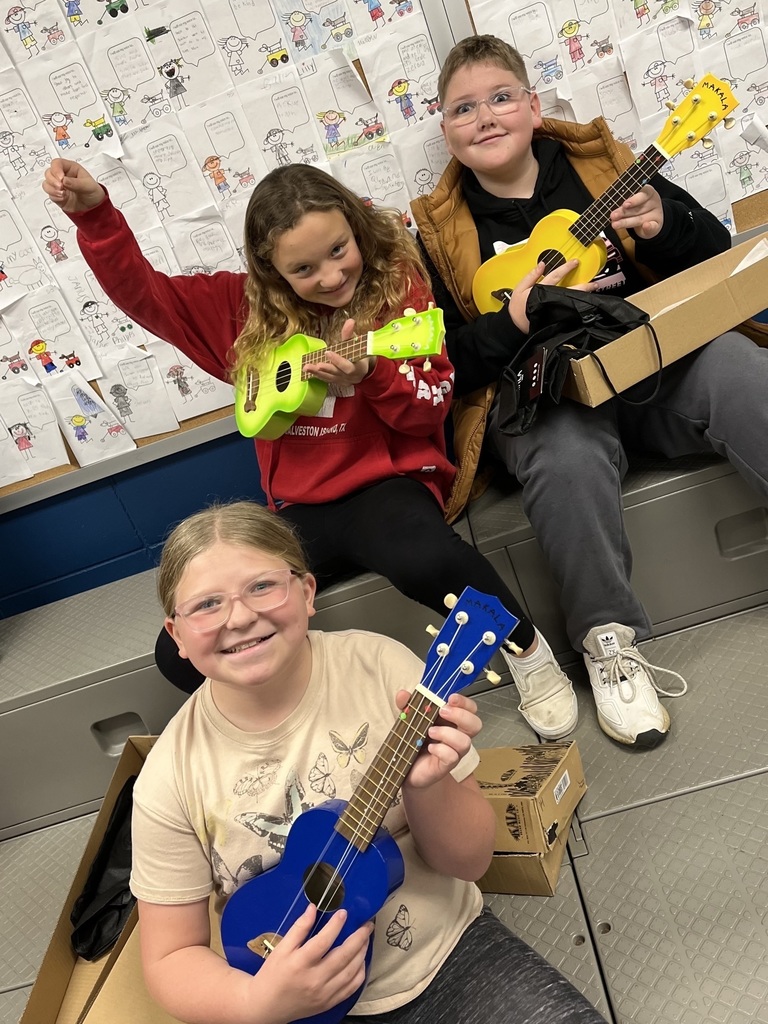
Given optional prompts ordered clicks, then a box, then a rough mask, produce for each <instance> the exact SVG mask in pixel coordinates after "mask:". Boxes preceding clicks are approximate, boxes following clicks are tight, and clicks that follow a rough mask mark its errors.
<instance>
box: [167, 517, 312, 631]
mask: <svg viewBox="0 0 768 1024" xmlns="http://www.w3.org/2000/svg"><path fill="white" fill-rule="evenodd" d="M219 540H221V541H225V542H226V543H228V544H238V545H240V546H241V547H247V548H255V549H256V550H258V551H264V552H266V553H267V554H270V555H275V556H276V557H277V558H282V559H283V561H285V562H286V563H287V564H288V565H289V566H290V567H291V569H294V570H295V571H296V572H298V573H300V574H301V575H303V574H304V573H307V572H309V568H308V566H307V559H306V556H305V554H304V551H303V549H302V546H301V542H300V541H299V539H298V537H297V536H296V534H295V533H294V531H293V528H292V527H291V525H290V523H288V522H286V520H284V519H281V518H280V516H278V515H277V514H276V513H275V512H270V510H269V509H268V508H265V507H264V506H263V505H259V504H257V502H255V501H233V502H231V503H230V504H228V505H211V506H210V507H209V508H204V509H203V510H202V511H201V512H195V513H194V515H191V516H189V517H188V518H187V519H184V520H183V521H182V522H181V523H179V524H178V526H176V527H174V529H173V530H172V531H171V534H170V536H169V537H168V539H167V540H166V542H165V545H164V547H163V554H162V557H161V558H160V568H159V569H158V572H157V596H158V597H159V598H160V603H161V605H162V606H163V610H164V611H165V614H166V615H171V614H172V613H173V609H174V607H175V605H176V591H177V590H178V587H179V581H180V580H181V577H182V576H183V575H184V570H185V569H186V568H187V566H188V565H189V563H190V562H191V561H192V559H193V558H194V557H195V556H196V555H200V554H202V553H203V552H204V551H207V550H208V548H209V547H211V545H212V544H215V543H216V541H219Z"/></svg>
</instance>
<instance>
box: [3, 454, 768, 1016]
mask: <svg viewBox="0 0 768 1024" xmlns="http://www.w3.org/2000/svg"><path fill="white" fill-rule="evenodd" d="M624 503H625V509H626V521H627V526H628V530H629V533H630V539H631V541H632V544H633V549H634V552H635V566H636V568H635V576H634V582H635V584H636V587H637V590H638V592H639V594H640V596H641V597H642V599H643V601H644V602H645V604H646V607H647V608H648V609H649V612H650V614H651V617H652V619H653V621H654V625H655V629H656V634H657V637H658V638H657V639H656V640H654V641H652V642H650V643H649V644H648V645H646V646H645V647H644V653H645V654H646V656H647V657H648V658H649V660H651V661H654V660H657V661H658V662H659V663H660V664H663V665H665V666H667V667H670V668H674V669H676V670H678V671H681V672H683V673H684V674H685V675H686V677H687V679H688V681H689V685H690V692H689V694H688V696H686V697H685V698H683V699H681V700H676V701H670V702H668V706H669V708H670V714H671V716H672V719H673V731H672V734H671V735H670V737H669V738H668V740H667V741H666V742H665V743H664V744H663V745H662V746H661V747H660V748H658V749H657V750H654V751H647V752H642V753H638V752H635V751H631V750H623V749H621V748H618V747H617V746H616V745H615V744H613V743H611V742H610V741H609V740H608V739H607V738H606V737H605V736H604V735H603V734H602V733H601V732H600V730H599V728H598V727H597V724H596V721H595V718H594V711H593V706H592V703H591V700H590V698H589V692H588V690H589V688H588V685H586V683H585V679H584V675H583V672H582V671H581V670H580V668H579V665H578V664H576V665H575V668H574V670H573V672H572V675H573V678H574V680H575V681H576V684H577V690H578V692H579V695H580V706H581V709H582V711H581V720H580V723H579V726H578V727H577V730H576V733H575V739H576V740H577V742H578V744H579V749H580V751H581V754H582V759H583V761H584V765H585V771H586V776H587V782H588V785H589V789H588V792H587V794H586V796H585V797H584V800H583V801H582V803H581V805H580V807H579V811H578V815H577V819H575V823H574V831H573V833H572V837H571V841H570V843H569V855H568V859H567V861H566V863H565V865H564V868H563V872H562V875H561V879H560V884H559V887H558V892H557V894H556V896H554V897H552V898H542V897H509V896H492V897H489V900H490V902H491V904H492V905H493V907H494V909H495V910H496V911H497V912H498V913H500V914H501V916H502V917H503V918H504V919H505V920H506V921H507V923H508V924H509V925H510V927H512V928H513V930H515V931H516V932H518V934H520V935H521V937H522V938H524V939H526V941H528V942H530V943H531V944H532V945H534V946H535V947H536V948H538V949H539V950H540V951H541V952H542V953H543V954H544V955H545V956H547V957H548V958H549V959H550V960H552V962H554V963H555V964H556V965H557V966H558V967H559V968H560V969H561V970H562V971H563V972H564V973H565V974H566V975H568V976H569V977H570V978H571V979H572V980H573V981H574V983H575V984H576V985H577V986H578V987H580V988H581V989H582V990H583V991H584V992H585V994H586V995H587V996H588V997H589V998H590V999H592V1001H593V1002H594V1003H595V1004H596V1005H597V1006H598V1008H599V1009H600V1010H601V1012H602V1013H603V1015H604V1016H605V1017H606V1020H608V1021H615V1022H619V1024H624V1022H629V1021H632V1022H639V1024H646V1022H647V1024H651V1022H653V1024H673V1022H675V1024H677V1022H682V1024H688V1022H693V1021H697V1022H698V1021H718V1022H723V1024H737V1022H738V1024H741V1022H742V1021H760V1022H762V1024H765V1022H766V1021H768V974H766V971H765V963H766V962H768V955H767V954H768V882H766V879H767V878H768V872H767V871H766V870H765V868H766V867H767V866H768V865H767V864H766V860H768V854H766V853H765V852H764V850H765V849H767V848H768V847H766V844H765V842H764V838H765V832H766V829H767V828H768V787H767V786H766V785H765V782H766V773H767V772H768V743H767V742H766V740H768V692H767V691H766V688H765V685H764V683H765V678H766V675H768V673H767V672H766V668H768V654H766V653H765V651H766V643H765V641H766V640H768V635H767V634H768V611H767V610H766V607H765V606H766V598H767V597H768V533H767V527H766V524H767V523H768V510H767V509H766V508H765V506H764V504H763V503H762V502H761V501H760V500H759V499H758V498H756V497H755V495H754V494H753V493H752V492H751V491H750V490H749V488H748V487H747V486H746V485H745V484H744V483H743V482H742V481H741V479H740V478H739V477H738V476H737V475H736V473H735V472H734V470H733V469H732V468H731V467H730V465H729V464H728V463H725V462H723V461H722V460H720V459H717V458H714V457H712V458H709V457H707V458H704V457H702V458H695V459H685V460H677V461H675V462H664V463H654V462H650V461H647V460H646V461H643V462H641V463H635V465H634V466H633V469H632V470H631V471H630V473H629V475H628V477H627V480H626V482H625V486H624ZM457 529H458V530H460V531H461V532H462V535H464V536H465V537H467V538H468V539H470V540H471V541H472V542H473V543H474V544H475V545H476V546H477V547H478V549H479V550H481V551H482V552H483V553H485V554H486V555H487V556H488V557H489V558H490V559H491V560H492V561H493V563H494V564H495V565H496V567H497V568H498V569H499V571H500V572H501V573H502V575H503V576H504V578H505V579H506V580H507V582H508V583H509V584H510V586H511V587H512V588H513V590H514V592H515V593H516V594H517V595H518V596H519V598H520V600H521V602H522V604H523V606H524V607H525V608H526V609H527V611H528V612H529V613H530V614H531V616H532V617H533V618H534V620H535V621H536V622H537V624H538V625H539V626H540V627H541V628H542V629H543V630H544V632H545V633H546V634H547V636H548V637H549V639H550V641H551V642H552V643H553V646H554V648H555V650H556V652H557V653H558V655H559V657H560V658H561V660H562V661H564V662H568V663H573V662H574V661H575V660H576V656H575V654H574V652H573V651H571V650H570V648H569V647H568V643H567V640H566V639H565V634H564V631H563V625H562V618H561V616H560V613H559V610H558V607H557V600H556V589H555V585H554V583H553V581H552V580H551V577H550V576H549V573H548V571H547V570H546V567H545V566H544V563H543V557H542V555H541V552H540V551H539V549H538V546H537V545H536V542H535V540H534V538H533V535H532V531H531V528H530V526H529V524H528V522H527V520H526V519H525V516H524V515H523V513H522V509H521V504H520V494H519V491H518V490H517V489H515V488H514V487H512V486H510V485H499V484H496V485H494V486H492V488H491V489H489V491H487V492H486V494H485V495H483V496H482V497H481V498H480V499H479V500H478V501H477V502H476V503H474V504H473V505H472V506H471V507H470V509H469V511H468V513H467V514H466V515H465V516H464V517H463V518H462V520H461V521H460V522H459V524H458V525H457ZM587 571H588V570H587ZM318 608H319V613H318V615H317V616H316V618H315V619H314V620H313V626H317V627H318V628H325V629H335V628H354V627H360V628H366V629H373V630H377V631H379V632H383V633H387V634H389V635H391V636H394V637H396V638H398V639H400V640H402V641H403V642H404V643H406V644H407V645H408V646H410V647H412V648H413V649H414V650H416V651H417V653H424V651H426V648H427V646H428V643H429V637H427V635H426V634H425V633H424V627H425V626H426V624H427V623H429V622H431V621H434V619H435V615H434V613H432V612H431V611H429V610H427V609H424V608H422V607H420V606H418V605H414V604H413V603H412V602H410V601H408V600H407V599H406V598H404V597H402V596H401V595H400V594H398V593H397V592H396V591H394V590H393V588H392V587H391V586H390V585H389V584H388V583H387V581H385V580H383V579H382V578H380V577H377V576H375V575H373V574H366V575H363V576H360V577H358V578H356V579H353V580H350V581H348V582H346V583H343V584H339V585H337V586H335V587H332V588H329V589H328V590H326V591H325V592H323V593H322V594H321V595H320V597H319V599H318ZM160 621H161V615H160V610H159V606H158V605H157V602H156V598H155V595H154V572H147V573H142V574H140V575H137V576H132V577H128V578H126V579H124V580H122V581H120V582H118V583H113V584H109V585H107V586H105V587H100V588H98V589H96V590H92V591H89V592H87V593H85V594H81V595H78V596H77V597H73V598H68V599H66V600H64V601H60V602H57V603H56V604H52V605H48V606H45V607H43V608H39V609H36V610H34V611H31V612H27V613H24V614H22V615H19V616H16V617H15V618H11V619H7V620H5V621H4V622H0V652H2V655H1V657H2V660H1V661H0V669H1V671H0V771H1V772H2V777H3V779H4V780H5V784H4V788H3V795H2V798H0V840H3V841H2V842H0V893H2V899H0V947H1V948H2V956H0V962H2V964H3V967H2V969H1V970H0V1022H1V1024H6V1022H11V1021H16V1020H18V1016H19V1014H20V1012H21V1009H22V1008H23V1005H24V1002H25V999H26V995H27V994H28V991H29V986H30V985H31V983H32V981H33V980H34V976H35V973H36V970H37V968H38V966H39V963H40V960H41V958H42V954H43V952H44V948H45V945H46V942H47V937H48V935H49V934H50V931H51V930H52V928H53V925H54V923H55V921H56V918H57V916H58V912H59V906H60V902H61V900H62V899H63V897H64V895H65V893H66V891H67V888H68V886H69V879H70V878H71V876H72V874H73V873H74V870H75V867H76V864H77V862H78V860H79V856H80V851H81V850H82V848H83V847H84V845H85V841H86V838H87V834H88V831H89V827H90V822H91V820H92V817H93V812H94V811H95V810H96V809H97V808H98V806H99V803H100V800H101V797H102V796H103V793H104V791H105V789H106V786H107V783H108V781H109V778H110V776H111V774H112V770H113V768H114V764H115V761H116V757H117V755H118V754H119V750H120V746H121V744H122V742H123V740H124V739H125V737H126V736H127V735H129V734H132V733H153V732H157V731H159V730H160V729H162V727H163V725H164V724H165V722H166V721H167V720H168V718H169V717H170V716H171V715H172V714H173V712H174V711H175V710H176V708H177V707H178V706H179V705H180V704H181V702H182V700H183V699H184V695H183V694H181V693H179V692H178V691H176V690H174V688H173V687H172V686H170V684H168V683H167V682H166V681H165V680H164V679H163V678H162V677H161V676H160V674H159V672H158V671H157V669H156V668H155V667H154V664H153V658H152V652H153V647H154V640H155V636H156V633H157V629H158V627H159V623H160ZM504 681H505V682H507V681H508V676H505V677H504ZM482 686H487V684H485V683H483V684H476V687H475V689H476V691H481V692H479V695H478V697H477V699H478V702H479V704H480V708H481V714H482V716H483V719H484V725H485V727H484V732H483V734H482V735H481V738H480V743H481V745H482V746H501V745H508V744H511V745H514V744H519V743H528V742H535V737H534V735H533V734H532V733H531V732H530V731H529V730H528V728H527V727H526V725H525V723H524V722H523V721H522V719H521V718H520V716H519V715H518V714H517V711H516V708H517V694H516V691H515V690H514V687H511V686H501V687H499V688H498V689H496V690H492V691H491V690H482ZM41 877H44V878H45V879H46V880H47V881H46V883H45V885H41V883H40V879H41ZM30 907H32V908H33V912H32V913H30ZM6 947H7V948H6Z"/></svg>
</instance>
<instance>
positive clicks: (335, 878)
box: [280, 624, 474, 934]
mask: <svg viewBox="0 0 768 1024" xmlns="http://www.w3.org/2000/svg"><path fill="white" fill-rule="evenodd" d="M460 629H461V625H460V624H459V627H458V629H457V630H456V632H455V633H454V636H453V638H452V640H451V642H453V640H454V639H455V637H456V636H457V635H458V633H459V632H460ZM473 653H474V652H473ZM444 657H445V656H444V655H441V656H440V658H439V660H438V661H437V662H436V663H435V665H434V666H433V667H432V669H431V670H429V671H428V672H427V673H425V675H424V676H423V679H422V682H424V684H425V685H427V684H428V683H430V682H431V681H432V680H433V679H434V677H435V676H436V675H437V673H439V672H440V668H441V664H442V661H443V660H444ZM458 672H459V670H454V673H453V677H451V678H450V679H449V680H448V681H447V682H446V685H448V684H449V683H450V682H451V681H452V680H453V679H455V677H456V676H457V674H458ZM438 696H439V694H438ZM422 699H423V698H422ZM414 724H415V723H414ZM409 728H411V723H410V722H409V723H408V724H407V727H406V732H407V731H408V729H409ZM412 732H413V733H417V732H418V730H417V729H413V730H412ZM405 739H406V737H405V735H403V736H401V737H400V746H401V747H402V746H403V743H404V741H405ZM394 753H395V756H401V750H395V752H394ZM387 770H388V772H389V771H391V772H392V773H393V774H394V766H393V764H392V761H390V764H389V765H388V769H387ZM391 779H392V776H390V777H388V776H387V773H385V774H384V775H383V777H382V779H381V780H380V781H379V783H378V785H379V787H382V786H383V784H384V783H386V784H389V783H390V782H391ZM366 795H367V794H366ZM369 799H371V798H370V797H369ZM379 802H381V801H380V800H379ZM361 825H362V822H358V823H357V824H356V825H355V826H354V828H353V830H352V837H353V838H363V832H362V829H361V827H360V826H361ZM332 838H333V837H332ZM332 838H331V840H329V842H328V843H327V844H326V847H325V849H324V850H323V851H322V852H323V853H326V852H327V850H328V846H329V845H330V842H331V841H332ZM361 852H362V851H360V850H359V849H358V848H357V847H356V846H355V845H354V843H353V842H352V841H351V840H349V841H348V843H347V847H346V849H345V851H344V853H343V855H342V856H341V857H340V859H339V863H338V865H337V866H336V868H335V869H334V872H333V875H331V877H330V878H329V880H328V883H327V884H326V888H325V891H324V892H323V893H322V894H321V895H320V899H319V900H318V901H317V904H318V906H319V905H320V904H321V903H322V901H323V900H328V899H329V893H330V898H333V897H334V896H335V895H336V893H337V892H338V890H339V887H340V886H341V884H342V883H343V882H344V880H345V879H346V877H347V875H348V873H349V871H350V870H351V867H352V866H353V864H354V862H355V860H356V858H357V856H358V855H359V854H360V853H361ZM319 866H320V863H318V862H316V863H315V864H314V865H313V867H312V869H311V871H310V872H309V874H308V875H307V877H306V879H305V885H306V883H307V882H309V881H310V880H311V879H312V878H313V877H314V874H315V872H316V871H317V869H318V868H319ZM332 885H333V886H334V887H335V888H334V889H333V892H332V893H331V886H332ZM303 891H304V889H303V888H302V890H301V892H303ZM301 892H300V893H297V895H296V898H295V900H294V902H293V904H292V905H291V908H290V909H292V908H293V906H295V904H296V901H297V900H298V899H299V897H300V895H301ZM290 909H289V912H288V913H290ZM288 913H287V914H286V918H285V919H284V920H283V922H282V923H281V926H280V927H282V926H283V925H284V924H285V920H286V919H287V917H288ZM319 927H320V922H319V921H316V922H315V925H314V927H313V929H312V932H311V934H314V933H315V930H316V929H317V928H319Z"/></svg>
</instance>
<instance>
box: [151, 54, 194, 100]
mask: <svg viewBox="0 0 768 1024" xmlns="http://www.w3.org/2000/svg"><path fill="white" fill-rule="evenodd" d="M181 63H182V61H181V57H174V58H173V59H172V60H167V61H166V62H165V63H164V64H160V65H159V66H158V68H157V70H158V71H159V72H160V74H161V75H162V77H163V78H164V79H165V88H166V89H167V90H168V99H169V100H173V99H174V98H175V97H178V100H179V110H181V108H182V107H185V106H186V105H187V101H186V100H185V99H184V93H185V92H186V91H187V90H186V88H185V86H184V82H188V81H189V75H182V74H180V73H179V69H180V68H181Z"/></svg>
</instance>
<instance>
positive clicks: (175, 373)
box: [165, 363, 192, 402]
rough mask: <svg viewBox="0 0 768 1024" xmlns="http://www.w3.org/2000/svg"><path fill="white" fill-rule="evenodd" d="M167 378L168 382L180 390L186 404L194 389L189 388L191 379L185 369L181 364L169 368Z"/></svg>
mask: <svg viewBox="0 0 768 1024" xmlns="http://www.w3.org/2000/svg"><path fill="white" fill-rule="evenodd" d="M165 377H166V380H170V381H171V382H172V383H173V384H175V385H176V387H177V388H178V389H179V394H180V395H181V397H182V398H183V399H184V401H185V402H186V401H187V399H188V398H190V397H191V396H192V388H191V387H190V386H189V378H188V377H187V374H186V371H185V369H184V367H183V366H181V365H180V364H179V363H176V364H175V365H174V366H171V367H169V368H168V372H167V373H166V375H165Z"/></svg>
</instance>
